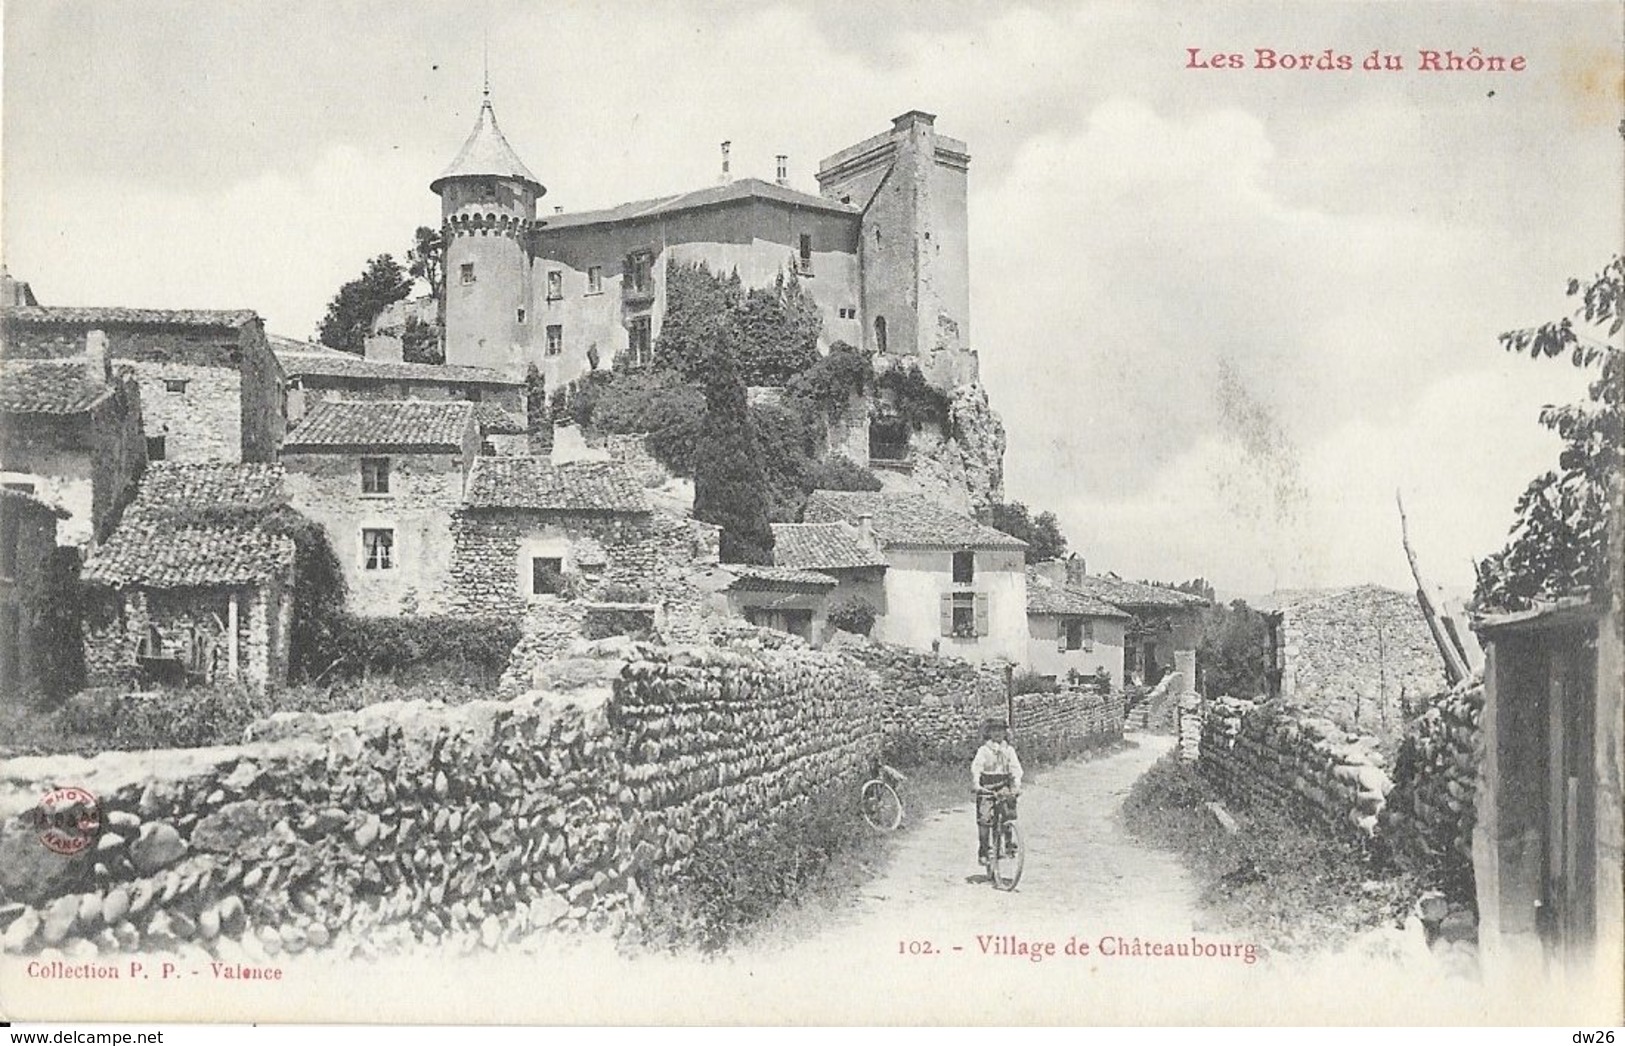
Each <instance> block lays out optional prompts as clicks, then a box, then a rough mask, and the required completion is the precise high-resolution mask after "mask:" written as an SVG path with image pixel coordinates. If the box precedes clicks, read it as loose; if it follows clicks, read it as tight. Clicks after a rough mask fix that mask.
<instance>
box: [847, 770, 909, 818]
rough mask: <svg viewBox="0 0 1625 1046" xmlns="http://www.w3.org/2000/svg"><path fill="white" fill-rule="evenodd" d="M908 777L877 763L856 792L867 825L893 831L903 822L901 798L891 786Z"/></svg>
mask: <svg viewBox="0 0 1625 1046" xmlns="http://www.w3.org/2000/svg"><path fill="white" fill-rule="evenodd" d="M907 780H908V778H907V777H905V776H903V774H902V773H901V772H899V771H897V770H894V769H892V768H891V767H889V766H887V765H886V764H885V763H877V764H876V766H875V776H874V778H873V779H872V780H869V781H865V782H864V784H863V789H862V790H861V791H860V792H859V793H858V808H859V809H860V810H861V811H862V813H863V819H864V820H865V821H867V822H869V827H870V828H873V829H874V830H875V831H877V832H894V831H896V830H897V829H898V828H899V827H901V826H902V824H903V800H902V799H901V798H900V797H899V796H898V795H897V789H896V788H894V787H892V785H893V784H894V783H895V784H901V783H902V782H904V781H907Z"/></svg>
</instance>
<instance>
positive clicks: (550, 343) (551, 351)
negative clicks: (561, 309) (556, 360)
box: [547, 323, 564, 356]
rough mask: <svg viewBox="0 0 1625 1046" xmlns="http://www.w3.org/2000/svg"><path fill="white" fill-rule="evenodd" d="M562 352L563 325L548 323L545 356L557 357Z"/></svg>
mask: <svg viewBox="0 0 1625 1046" xmlns="http://www.w3.org/2000/svg"><path fill="white" fill-rule="evenodd" d="M563 351H564V325H563V324H561V323H549V324H548V325H547V354H548V355H549V356H557V355H558V354H559V353H561V352H563Z"/></svg>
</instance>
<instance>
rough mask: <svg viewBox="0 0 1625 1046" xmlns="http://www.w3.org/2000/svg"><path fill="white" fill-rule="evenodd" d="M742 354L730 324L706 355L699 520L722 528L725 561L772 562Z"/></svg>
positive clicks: (697, 478) (697, 477)
mask: <svg viewBox="0 0 1625 1046" xmlns="http://www.w3.org/2000/svg"><path fill="white" fill-rule="evenodd" d="M737 353H738V347H737V335H736V334H735V332H734V331H733V329H732V327H731V325H728V326H725V327H724V328H722V329H721V331H720V332H719V336H718V338H717V339H716V340H715V341H714V342H713V343H712V345H711V346H710V351H709V352H708V353H707V354H706V355H707V359H708V364H707V366H706V367H705V417H704V419H703V420H702V421H701V423H700V438H699V440H698V442H697V445H696V447H695V450H694V518H696V519H699V520H703V521H704V522H707V523H714V524H716V525H717V526H719V527H721V528H722V540H721V553H722V560H723V562H725V563H760V564H770V563H772V562H773V528H772V527H771V526H770V525H769V524H768V517H767V494H766V491H767V477H766V475H765V474H764V472H763V470H762V454H761V447H760V445H759V444H758V443H757V440H756V432H755V429H754V428H753V427H752V425H751V420H750V411H749V409H748V406H747V403H748V397H747V395H746V393H745V382H744V380H743V379H742V378H741V377H740V374H739V362H738V356H737Z"/></svg>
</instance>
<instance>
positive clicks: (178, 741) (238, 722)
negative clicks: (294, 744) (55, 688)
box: [58, 686, 274, 749]
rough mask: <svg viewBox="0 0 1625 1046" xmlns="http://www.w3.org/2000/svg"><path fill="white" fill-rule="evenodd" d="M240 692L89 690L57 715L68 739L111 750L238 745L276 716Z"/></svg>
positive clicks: (234, 689)
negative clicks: (253, 726) (258, 722)
mask: <svg viewBox="0 0 1625 1046" xmlns="http://www.w3.org/2000/svg"><path fill="white" fill-rule="evenodd" d="M273 707H274V706H273V705H271V704H270V703H269V701H268V700H267V699H266V698H264V697H262V696H260V695H257V694H255V693H253V692H252V691H249V690H247V689H244V688H241V687H214V686H209V687H204V686H198V687H179V688H176V689H172V690H170V689H166V690H158V691H149V692H144V693H124V692H120V691H115V690H105V689H100V690H86V691H83V692H81V693H79V694H76V695H74V696H73V697H71V698H69V699H68V701H67V703H66V704H64V705H63V707H62V710H61V711H60V712H59V713H58V722H59V724H60V727H59V728H60V730H61V732H62V733H63V734H65V735H69V736H71V735H82V736H84V737H87V738H94V739H96V743H97V745H98V747H105V748H112V749H149V748H199V747H204V746H208V745H222V744H236V743H237V742H239V741H241V740H242V739H243V730H244V729H245V728H246V727H247V726H248V724H249V723H252V722H253V721H254V720H255V719H258V718H260V717H261V716H263V715H266V714H268V713H269V712H271V711H272V710H273Z"/></svg>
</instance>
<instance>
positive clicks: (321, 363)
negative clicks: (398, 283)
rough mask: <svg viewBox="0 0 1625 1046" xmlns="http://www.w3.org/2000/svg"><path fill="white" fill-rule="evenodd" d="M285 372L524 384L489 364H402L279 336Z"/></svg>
mask: <svg viewBox="0 0 1625 1046" xmlns="http://www.w3.org/2000/svg"><path fill="white" fill-rule="evenodd" d="M271 351H272V352H273V353H274V354H275V355H276V359H277V362H278V363H280V364H282V373H283V374H286V375H287V376H288V377H290V378H295V377H313V378H362V379H371V380H373V381H433V382H443V383H445V384H450V385H468V384H473V385H523V384H524V381H523V380H521V379H519V378H512V377H509V376H508V375H506V374H504V373H503V372H502V371H499V370H492V369H491V368H489V367H459V366H453V365H449V364H442V363H401V362H397V361H395V360H369V359H367V358H365V357H363V356H356V355H353V354H351V353H348V352H340V351H338V350H337V349H330V348H327V347H326V346H320V345H312V344H310V343H307V342H293V341H289V340H288V339H285V338H277V339H275V340H274V342H273V343H272V346H271Z"/></svg>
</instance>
